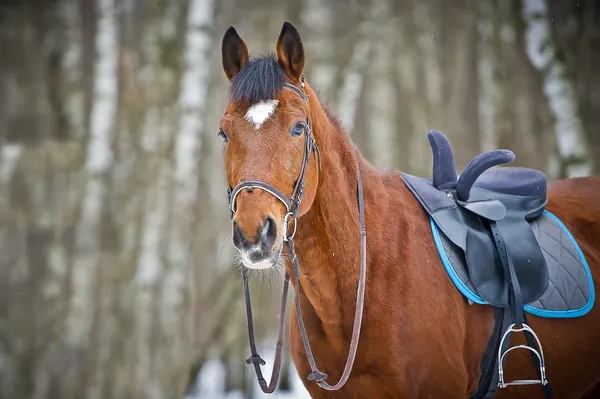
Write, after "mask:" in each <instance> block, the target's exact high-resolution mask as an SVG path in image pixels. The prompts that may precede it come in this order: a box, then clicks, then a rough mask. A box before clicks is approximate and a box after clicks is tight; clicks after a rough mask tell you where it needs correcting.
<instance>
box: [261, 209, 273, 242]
mask: <svg viewBox="0 0 600 399" xmlns="http://www.w3.org/2000/svg"><path fill="white" fill-rule="evenodd" d="M261 235H262V237H261V238H262V239H263V240H264V243H265V244H266V245H267V246H268V247H271V246H273V244H275V238H277V223H276V222H275V219H274V218H273V217H272V216H269V217H267V218H266V219H265V221H264V222H263V226H262V234H261Z"/></svg>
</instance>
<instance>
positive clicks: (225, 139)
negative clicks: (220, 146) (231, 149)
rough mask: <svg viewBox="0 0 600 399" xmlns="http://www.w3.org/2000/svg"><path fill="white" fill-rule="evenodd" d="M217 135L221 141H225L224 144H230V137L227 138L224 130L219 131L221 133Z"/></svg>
mask: <svg viewBox="0 0 600 399" xmlns="http://www.w3.org/2000/svg"><path fill="white" fill-rule="evenodd" d="M217 135H218V136H219V137H220V138H221V140H223V141H224V142H226V143H227V142H228V141H229V137H227V133H225V131H224V130H223V129H219V133H217Z"/></svg>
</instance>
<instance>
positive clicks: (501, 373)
mask: <svg viewBox="0 0 600 399" xmlns="http://www.w3.org/2000/svg"><path fill="white" fill-rule="evenodd" d="M513 332H515V333H518V332H528V333H530V334H531V335H532V336H533V337H534V338H535V341H536V343H537V346H538V347H539V348H540V351H539V352H538V351H537V350H535V349H534V348H532V347H531V346H529V345H515V346H512V347H510V348H508V349H507V350H505V351H504V353H503V352H502V346H503V344H504V340H505V339H506V338H507V337H508V336H509V335H510V333H513ZM509 342H510V339H509ZM515 349H527V350H529V351H530V352H532V353H533V354H534V355H536V356H537V358H538V360H539V362H540V379H539V380H514V381H510V382H505V381H504V368H503V366H502V365H503V363H504V357H505V356H506V355H507V354H508V352H510V351H512V350H515ZM534 384H542V385H546V384H548V379H547V378H546V365H545V363H544V351H543V349H542V344H541V343H540V340H539V338H538V336H537V334H536V333H535V332H534V331H533V329H532V328H531V327H529V326H528V325H527V324H525V323H523V324H522V326H521V327H516V325H515V324H514V323H513V324H511V325H510V326H509V327H508V328H507V329H506V331H505V332H504V335H503V336H502V339H501V340H500V346H499V348H498V387H500V388H506V387H507V386H510V385H534Z"/></svg>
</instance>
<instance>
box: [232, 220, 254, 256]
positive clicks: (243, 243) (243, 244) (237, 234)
mask: <svg viewBox="0 0 600 399" xmlns="http://www.w3.org/2000/svg"><path fill="white" fill-rule="evenodd" d="M232 240H233V245H234V246H235V247H236V248H237V249H245V248H247V247H249V246H250V242H249V241H248V239H247V238H246V235H245V234H244V232H243V231H242V229H240V226H238V224H237V222H236V221H235V220H234V221H233V237H232Z"/></svg>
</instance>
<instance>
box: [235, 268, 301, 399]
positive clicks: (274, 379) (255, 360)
mask: <svg viewBox="0 0 600 399" xmlns="http://www.w3.org/2000/svg"><path fill="white" fill-rule="evenodd" d="M242 280H243V281H244V297H245V300H246V319H247V320H248V339H249V341H250V353H251V355H252V356H250V357H249V358H248V359H246V364H250V363H252V364H253V365H254V372H255V373H256V378H257V380H258V385H260V389H261V390H262V391H263V392H264V393H273V392H274V391H275V388H277V383H278V382H279V374H280V372H281V349H282V348H283V332H284V330H285V310H286V307H287V306H286V304H287V294H288V286H289V283H290V280H289V278H288V276H287V274H286V276H285V279H284V280H283V290H282V291H281V305H280V306H279V329H278V332H277V344H276V347H275V360H274V361H273V370H272V371H271V380H270V381H269V385H267V381H266V380H265V379H264V377H263V374H262V370H261V369H260V366H264V365H265V364H266V362H265V361H264V360H263V359H262V358H261V357H260V355H259V354H258V351H257V350H256V342H255V338H254V321H253V318H252V304H251V303H250V288H249V287H248V271H247V270H246V268H245V267H242Z"/></svg>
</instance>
